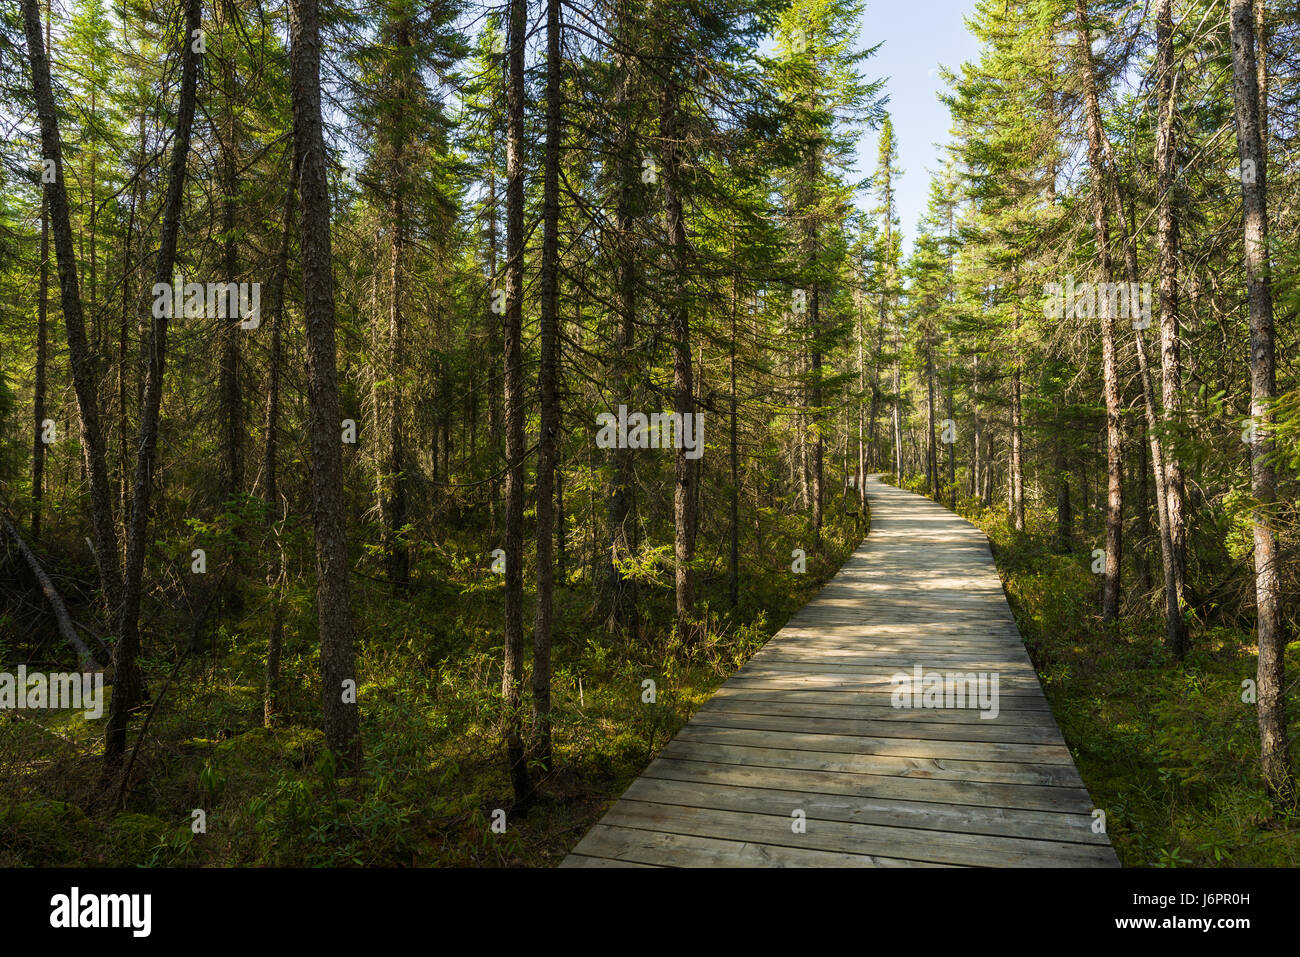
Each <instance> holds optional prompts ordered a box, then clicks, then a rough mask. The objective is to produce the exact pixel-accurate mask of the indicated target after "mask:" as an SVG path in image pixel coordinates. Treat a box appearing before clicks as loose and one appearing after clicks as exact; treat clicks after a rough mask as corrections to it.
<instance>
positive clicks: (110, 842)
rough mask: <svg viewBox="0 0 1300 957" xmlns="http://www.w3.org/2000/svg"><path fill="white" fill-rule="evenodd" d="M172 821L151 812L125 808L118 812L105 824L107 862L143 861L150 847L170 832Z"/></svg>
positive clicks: (150, 852) (127, 864)
mask: <svg viewBox="0 0 1300 957" xmlns="http://www.w3.org/2000/svg"><path fill="white" fill-rule="evenodd" d="M172 830H173V827H172V825H170V824H168V823H167V822H166V821H164V820H163V819H162V818H158V817H154V816H153V815H152V814H139V813H137V812H134V811H127V812H125V813H123V814H119V815H118V816H117V817H115V818H113V820H112V821H110V822H109V823H108V826H107V828H105V838H104V843H105V845H106V846H107V850H108V854H109V860H108V863H109V864H110V865H111V866H114V867H132V866H138V865H140V864H147V863H149V861H150V860H151V858H152V857H153V854H154V849H155V848H156V847H157V846H158V845H159V844H160V843H161V842H163V841H164V840H165V839H166V838H167V837H168V836H169V835H170V834H171V832H172Z"/></svg>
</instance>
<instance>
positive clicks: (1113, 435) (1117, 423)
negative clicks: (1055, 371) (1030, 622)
mask: <svg viewBox="0 0 1300 957" xmlns="http://www.w3.org/2000/svg"><path fill="white" fill-rule="evenodd" d="M1074 14H1075V19H1076V21H1077V22H1076V27H1077V30H1078V48H1079V70H1080V74H1081V78H1082V81H1083V82H1082V86H1083V96H1084V110H1085V113H1086V116H1087V127H1088V174H1089V182H1090V186H1091V199H1092V224H1093V234H1094V239H1095V241H1096V244H1097V263H1098V266H1099V275H1100V281H1102V282H1110V281H1112V277H1111V264H1112V260H1111V251H1110V235H1109V230H1108V227H1107V225H1106V188H1105V173H1104V171H1103V168H1102V163H1103V148H1102V126H1101V106H1100V104H1099V102H1098V99H1097V79H1096V72H1095V69H1094V67H1093V59H1092V37H1091V30H1089V28H1088V10H1087V4H1086V3H1085V0H1075V3H1074ZM1101 365H1102V391H1103V392H1104V395H1105V401H1106V571H1105V583H1104V584H1103V586H1102V599H1101V617H1102V621H1104V622H1105V623H1106V624H1107V625H1110V624H1113V623H1114V622H1115V620H1116V619H1117V618H1118V617H1119V600H1120V563H1121V561H1122V549H1123V543H1124V451H1123V444H1124V431H1123V424H1122V416H1123V404H1122V401H1121V398H1120V385H1119V363H1118V358H1117V356H1116V352H1115V317H1114V316H1113V315H1110V313H1109V311H1108V312H1107V315H1105V316H1103V317H1102V318H1101Z"/></svg>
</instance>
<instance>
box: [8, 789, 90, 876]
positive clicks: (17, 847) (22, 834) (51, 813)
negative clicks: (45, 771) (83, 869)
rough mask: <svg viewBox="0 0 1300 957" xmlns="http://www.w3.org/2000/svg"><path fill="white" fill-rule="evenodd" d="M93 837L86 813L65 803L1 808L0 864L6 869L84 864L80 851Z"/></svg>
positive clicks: (24, 804) (22, 803)
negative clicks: (6, 867)
mask: <svg viewBox="0 0 1300 957" xmlns="http://www.w3.org/2000/svg"><path fill="white" fill-rule="evenodd" d="M90 836H91V826H90V822H89V821H87V820H86V815H85V813H84V812H82V810H81V808H79V807H77V806H75V805H73V804H68V803H67V802H65V801H46V800H35V801H21V802H19V803H16V804H12V805H10V806H9V807H0V864H2V865H4V866H9V867H20V866H41V867H70V866H75V865H77V864H82V863H85V861H83V860H82V859H81V851H80V848H81V847H82V846H84V843H85V842H86V841H87V840H88V839H89V837H90Z"/></svg>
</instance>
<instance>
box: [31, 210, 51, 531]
mask: <svg viewBox="0 0 1300 957" xmlns="http://www.w3.org/2000/svg"><path fill="white" fill-rule="evenodd" d="M36 297H37V298H36V382H35V384H34V386H33V390H34V393H35V394H34V396H33V398H32V418H33V420H34V423H35V429H34V430H33V433H32V435H33V439H32V541H34V542H39V541H40V540H41V503H42V501H43V500H44V497H45V439H44V437H43V433H44V431H45V429H44V426H43V425H42V423H43V422H44V421H45V348H46V340H47V339H48V333H47V326H46V315H47V310H48V308H49V299H50V212H49V204H48V203H47V202H46V201H45V197H44V196H43V195H42V197H41V272H40V280H39V285H38V287H37V291H36Z"/></svg>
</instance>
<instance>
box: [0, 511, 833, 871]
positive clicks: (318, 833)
mask: <svg viewBox="0 0 1300 957" xmlns="http://www.w3.org/2000/svg"><path fill="white" fill-rule="evenodd" d="M768 519H769V522H770V524H772V525H773V526H777V527H774V528H773V531H772V534H771V535H770V537H769V542H768V544H769V545H770V546H771V547H770V549H769V550H768V552H767V553H766V554H765V555H764V556H763V557H762V558H761V559H756V558H753V556H750V557H749V560H748V562H747V563H742V564H748V566H749V569H750V570H749V572H748V573H747V574H745V575H743V576H742V578H741V581H740V602H739V605H738V607H737V608H736V609H734V610H732V609H730V608H728V603H727V599H726V577H725V574H723V573H718V572H717V571H714V572H713V573H712V574H710V570H709V569H705V570H704V573H703V574H702V576H701V577H702V582H701V587H700V589H699V612H700V614H699V628H698V630H697V632H696V637H695V640H694V641H692V642H689V643H688V642H685V641H683V640H682V638H681V637H680V636H679V635H677V634H676V633H674V632H673V631H671V630H669V631H664V630H663V628H662V627H651V626H646V627H645V629H644V633H643V635H642V637H641V638H640V639H639V640H636V641H633V640H630V639H628V638H627V637H625V636H622V635H618V634H616V635H610V634H608V633H607V632H606V630H605V629H604V628H603V627H602V624H601V617H600V610H599V609H598V608H597V606H596V602H595V597H594V594H593V592H592V590H591V589H590V588H589V587H587V586H586V585H585V584H584V583H583V582H581V581H570V582H568V583H567V584H566V585H565V586H564V587H560V588H558V589H557V591H556V609H555V639H554V640H555V652H554V681H553V686H552V697H553V707H554V728H555V730H554V740H555V761H554V770H553V771H551V772H550V773H548V774H543V773H542V772H541V771H540V770H536V772H535V773H536V774H537V775H538V781H539V784H540V788H539V790H540V799H539V800H538V802H537V803H536V804H535V805H534V806H533V807H531V808H530V809H528V810H527V812H526V813H520V812H517V811H516V810H515V809H514V808H512V806H511V804H512V797H511V790H510V782H509V778H508V776H507V774H506V770H505V762H504V756H503V753H502V747H501V744H500V740H501V738H500V733H499V730H498V721H499V712H500V708H499V702H500V686H501V632H500V628H501V624H500V615H501V600H500V599H501V595H500V589H501V584H500V582H501V579H500V578H499V577H498V576H493V575H490V574H485V573H484V572H483V570H482V569H477V570H476V569H475V567H474V565H475V562H474V560H473V559H472V558H471V557H470V556H471V552H470V550H469V549H468V548H465V549H464V550H463V551H462V552H461V553H460V554H458V555H457V554H453V553H452V552H451V551H450V548H449V547H448V548H444V549H442V551H441V553H440V554H439V555H437V556H426V559H427V561H426V564H425V565H422V566H421V571H422V572H423V574H422V575H420V574H417V576H416V578H417V588H416V589H415V590H414V591H413V592H412V593H411V594H410V595H409V596H407V597H403V598H401V599H397V598H394V597H393V595H392V593H391V592H390V591H389V590H388V588H387V587H386V586H385V585H383V584H380V583H377V582H374V581H372V580H369V579H357V580H356V581H357V591H356V593H355V595H354V605H355V611H356V620H357V622H358V630H359V633H360V634H361V635H362V636H363V638H362V640H361V641H360V642H359V660H358V670H359V673H360V675H361V676H362V678H361V682H360V687H359V694H358V700H359V702H360V707H361V714H362V727H363V740H364V747H365V752H366V757H365V766H364V769H363V775H362V776H361V777H356V778H340V777H338V775H337V769H336V767H335V763H334V761H333V758H332V756H331V755H330V753H329V752H328V751H327V750H326V749H325V747H324V741H323V735H322V733H321V732H320V731H319V730H318V728H319V726H320V717H319V715H320V703H319V694H320V689H319V685H318V684H315V683H314V682H315V680H316V676H317V675H319V671H320V669H319V664H320V662H319V648H318V646H317V642H316V640H315V619H314V610H313V602H312V594H311V589H310V587H309V585H308V584H307V583H303V584H299V585H297V586H295V587H294V588H292V589H291V590H290V592H289V594H288V595H287V596H286V597H287V618H286V632H285V651H284V673H285V674H286V675H287V676H288V685H289V686H288V688H287V689H286V692H285V696H284V699H283V702H282V709H281V710H282V717H281V720H280V721H279V724H278V726H277V727H276V728H275V729H273V730H267V729H265V728H263V727H262V691H261V680H262V674H263V668H264V664H265V661H264V656H265V638H264V636H265V634H266V633H267V627H268V622H269V612H268V611H267V603H266V601H265V600H264V599H265V595H264V594H262V595H260V597H259V595H258V593H257V592H255V591H252V590H250V595H251V596H252V598H253V599H257V600H250V601H249V602H248V603H247V612H246V613H244V614H243V615H242V616H240V617H239V619H238V621H237V623H235V624H230V623H226V624H217V625H215V626H213V627H212V628H211V629H209V630H210V632H211V633H210V634H208V635H207V636H206V640H205V641H204V642H203V645H202V650H201V652H200V653H199V655H198V656H197V657H196V658H195V659H194V660H192V661H190V662H188V663H187V665H186V666H185V667H184V668H183V669H182V671H181V676H180V679H179V680H178V681H177V682H175V683H174V684H173V686H172V687H171V689H170V690H169V691H168V692H167V695H166V697H165V699H164V700H163V701H162V704H161V706H160V707H159V709H158V712H157V714H156V715H155V717H154V720H153V723H152V724H151V726H150V728H149V732H148V739H147V740H146V741H145V742H144V744H143V746H142V747H141V748H140V752H139V755H138V757H137V759H136V761H135V765H134V772H133V775H132V779H133V785H132V788H131V791H130V793H129V796H128V797H127V799H126V801H125V804H124V807H121V808H116V807H114V802H113V801H112V800H111V799H110V797H109V796H107V794H106V792H103V791H101V790H100V788H99V786H98V784H99V775H100V771H101V765H102V731H103V719H99V720H87V719H85V718H83V717H82V716H81V714H80V713H75V714H69V713H68V712H35V711H23V712H17V711H11V712H7V713H6V714H5V715H3V716H0V866H23V865H34V866H42V865H92V866H110V865H111V866H249V865H253V866H348V865H387V866H404V865H406V866H410V865H415V866H430V865H436V866H521V865H523V866H547V865H552V864H555V863H557V862H558V861H559V860H560V859H561V858H562V857H563V856H564V855H565V854H566V853H567V852H568V851H569V850H570V849H571V848H572V846H573V845H574V844H575V843H576V842H577V841H578V840H579V838H580V837H581V836H582V834H583V833H585V831H586V830H587V829H588V828H589V827H590V826H591V825H592V824H594V823H595V821H596V820H598V819H599V817H600V816H601V815H602V814H603V813H604V811H605V810H606V809H607V808H608V806H609V804H610V803H611V802H612V801H613V800H614V799H615V798H617V797H618V795H619V794H621V793H622V791H623V790H624V789H625V788H626V787H627V785H628V784H629V783H630V782H631V780H632V779H633V778H634V777H635V776H636V775H637V774H639V773H640V772H641V770H642V769H643V768H644V767H645V765H646V764H647V763H648V761H649V760H650V759H651V758H652V757H653V755H654V754H655V753H656V752H657V750H658V749H659V748H660V747H662V745H663V744H664V743H666V742H667V741H668V739H669V738H671V737H672V735H673V734H675V733H676V731H677V730H678V729H679V728H680V727H681V726H682V724H684V723H685V721H686V720H687V719H688V718H689V716H690V715H691V714H692V713H693V711H694V710H695V708H696V707H697V706H698V705H699V704H700V703H701V702H702V701H704V700H705V699H706V698H708V697H709V695H710V694H712V692H713V691H714V690H715V689H716V688H717V687H718V686H719V685H720V684H721V683H722V682H723V681H724V680H725V679H726V677H727V676H728V675H730V674H731V673H732V672H733V671H734V670H735V669H736V668H737V667H739V666H740V665H741V664H743V663H744V662H745V661H746V660H747V659H748V658H749V656H750V655H751V654H753V653H754V652H755V651H756V650H757V649H758V648H759V647H761V645H762V644H763V642H764V641H766V640H767V638H768V637H770V636H771V635H772V634H773V633H774V632H775V631H776V630H778V629H779V628H780V627H781V625H782V624H783V623H784V622H785V621H786V620H787V619H788V618H789V616H790V615H791V614H793V613H794V611H796V610H797V609H798V608H799V607H800V606H801V605H802V604H804V603H805V602H806V601H807V600H808V599H809V598H811V597H812V596H813V595H814V594H815V593H816V591H817V590H818V588H819V587H820V586H821V584H823V583H824V582H825V581H826V580H828V579H829V578H830V577H831V576H832V575H833V574H834V573H835V571H836V570H837V569H838V568H839V566H840V565H841V564H842V563H843V562H844V561H845V560H846V559H847V557H848V555H849V553H850V552H851V551H852V549H853V547H854V546H855V545H856V542H857V540H858V537H859V536H857V535H856V534H854V532H853V531H852V529H851V528H848V527H832V526H828V527H827V528H826V529H825V534H824V545H823V549H822V550H821V551H820V552H818V551H816V550H813V549H811V548H810V549H808V556H807V572H806V574H801V575H796V574H792V573H791V570H790V561H789V559H788V558H785V557H783V556H788V555H789V554H790V551H791V548H792V547H793V545H792V544H791V543H794V544H798V543H799V541H800V536H801V535H803V534H806V529H803V528H802V527H798V528H792V527H790V520H789V519H777V518H776V517H775V516H774V515H773V516H768ZM778 522H780V523H783V524H781V525H779V526H778ZM807 537H809V538H810V537H811V536H807ZM717 567H718V568H722V567H724V566H723V564H722V563H721V562H719V563H718V566H717ZM756 568H759V569H760V570H758V571H755V569H756ZM646 575H647V579H648V580H647V582H646V583H645V584H643V586H642V588H641V602H642V604H641V608H642V612H643V615H644V620H645V621H647V622H651V623H655V622H671V621H672V618H673V605H672V593H671V590H670V585H671V572H669V574H668V575H667V576H664V575H663V574H662V569H661V570H660V573H659V574H658V575H656V574H655V573H654V572H653V570H651V571H647V572H646ZM526 598H527V599H528V600H529V604H528V607H529V608H531V596H526ZM232 617H233V616H232ZM181 627H182V625H181V623H180V622H178V623H177V628H178V630H179V629H180V628H181ZM2 650H3V649H0V651H2ZM67 667H70V663H69V665H67V666H65V668H67ZM170 667H171V661H170V660H169V659H168V658H166V657H163V656H160V657H157V658H147V659H146V660H145V661H144V668H145V672H146V675H147V676H148V680H149V686H150V690H151V694H153V695H157V694H158V692H159V690H160V688H161V685H162V680H163V678H164V677H165V675H166V673H167V672H168V671H169V670H170ZM0 670H10V671H12V670H13V667H12V666H11V665H9V664H5V665H3V666H0ZM49 670H56V669H54V668H52V667H51V668H50V669H49ZM647 678H648V679H652V680H653V681H654V682H655V684H656V692H657V694H656V701H655V702H654V703H653V704H643V703H642V694H643V685H642V682H643V681H644V680H645V679H647ZM529 687H530V685H529V679H528V677H527V675H526V676H525V681H524V688H525V696H527V694H528V691H527V689H528V688H529ZM105 691H106V693H107V692H108V691H109V689H105ZM105 711H107V705H106V706H105ZM139 726H140V722H139V721H138V720H137V721H136V722H134V723H133V728H132V736H131V740H132V741H134V738H135V734H136V733H138V729H139ZM497 809H501V810H503V811H505V812H506V815H507V817H506V821H507V826H506V829H505V832H504V833H500V834H498V833H494V832H493V829H492V827H491V823H492V819H493V812H494V811H496V810H497ZM196 812H202V817H203V820H204V823H205V825H206V833H195V828H194V827H193V823H194V821H195V820H197V814H196Z"/></svg>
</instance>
